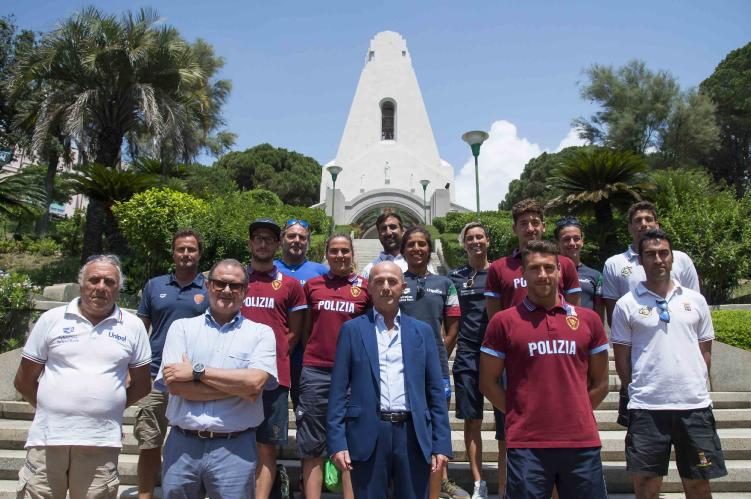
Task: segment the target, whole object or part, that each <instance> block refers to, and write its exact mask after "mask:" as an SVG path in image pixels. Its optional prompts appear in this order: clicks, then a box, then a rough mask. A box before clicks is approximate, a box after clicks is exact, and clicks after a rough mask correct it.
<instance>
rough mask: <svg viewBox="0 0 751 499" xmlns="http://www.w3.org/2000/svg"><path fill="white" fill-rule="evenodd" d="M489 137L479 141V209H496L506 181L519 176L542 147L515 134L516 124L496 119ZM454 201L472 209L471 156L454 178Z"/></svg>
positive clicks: (505, 187)
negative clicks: (480, 145) (480, 143)
mask: <svg viewBox="0 0 751 499" xmlns="http://www.w3.org/2000/svg"><path fill="white" fill-rule="evenodd" d="M489 133H490V137H489V138H488V140H486V141H485V142H484V143H483V144H482V148H481V149H480V157H479V170H480V209H482V210H495V209H497V208H498V203H499V202H500V201H501V200H502V199H503V198H504V197H505V196H506V192H508V185H509V183H510V182H511V181H512V180H514V179H516V178H519V175H520V174H521V173H522V171H523V170H524V165H525V164H527V162H528V161H529V160H530V159H532V158H535V157H537V156H539V155H540V154H542V152H543V149H542V148H541V147H540V146H539V145H537V144H533V143H531V142H529V141H528V140H527V139H525V138H523V137H519V136H518V135H517V130H516V125H514V124H513V123H511V122H509V121H506V120H499V121H496V122H494V123H493V124H492V125H491V126H490V132H489ZM454 181H455V185H456V190H455V195H456V202H457V203H459V204H460V205H462V206H464V207H466V208H469V209H471V210H474V209H475V206H476V202H475V162H474V158H473V157H472V156H470V157H469V158H468V159H467V161H466V162H465V163H464V165H463V166H462V167H461V169H460V170H459V174H458V175H456V178H455V179H454Z"/></svg>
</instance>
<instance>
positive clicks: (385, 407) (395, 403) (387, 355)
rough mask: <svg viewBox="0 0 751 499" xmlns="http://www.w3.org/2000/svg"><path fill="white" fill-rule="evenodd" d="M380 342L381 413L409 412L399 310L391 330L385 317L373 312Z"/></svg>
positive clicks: (375, 311)
mask: <svg viewBox="0 0 751 499" xmlns="http://www.w3.org/2000/svg"><path fill="white" fill-rule="evenodd" d="M373 314H374V316H375V323H376V340H377V342H378V368H379V371H380V374H381V379H380V385H381V411H386V412H397V411H409V402H408V401H407V396H406V394H405V392H404V357H403V355H402V338H401V327H400V324H401V320H402V316H401V312H399V311H398V310H397V312H396V317H394V319H393V320H394V322H393V326H392V327H391V329H389V327H388V326H387V325H386V321H385V320H384V317H383V315H382V314H381V313H380V312H378V311H377V310H373Z"/></svg>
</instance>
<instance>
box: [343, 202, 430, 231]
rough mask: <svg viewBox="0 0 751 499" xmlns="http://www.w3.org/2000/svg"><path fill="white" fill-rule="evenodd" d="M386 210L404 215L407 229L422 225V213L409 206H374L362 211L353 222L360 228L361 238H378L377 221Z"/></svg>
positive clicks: (403, 218)
mask: <svg viewBox="0 0 751 499" xmlns="http://www.w3.org/2000/svg"><path fill="white" fill-rule="evenodd" d="M384 212H388V213H398V214H399V216H401V217H402V222H404V228H405V229H408V228H410V227H412V226H413V225H422V219H421V217H420V215H419V214H417V213H415V212H414V211H412V210H411V209H409V208H406V207H402V206H394V205H393V204H392V203H389V204H387V205H383V206H374V207H372V208H370V209H368V210H365V211H364V212H362V213H360V214H359V216H357V217H356V219H355V220H354V221H353V223H352V224H353V225H355V226H356V227H357V228H358V229H359V233H360V239H378V230H377V229H376V226H375V221H376V219H377V218H378V216H379V215H380V214H381V213H384Z"/></svg>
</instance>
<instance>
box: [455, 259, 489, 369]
mask: <svg viewBox="0 0 751 499" xmlns="http://www.w3.org/2000/svg"><path fill="white" fill-rule="evenodd" d="M470 277H472V281H473V282H472V285H471V286H468V284H469V278H470ZM487 277H488V269H482V270H479V271H477V272H475V269H473V268H472V267H470V266H469V265H465V266H464V267H460V268H458V269H456V270H453V271H451V272H449V278H450V279H451V281H452V282H453V283H454V287H456V292H457V294H458V295H459V307H460V308H461V311H462V317H461V319H460V320H459V335H458V339H457V342H456V357H455V358H454V369H453V371H454V372H455V373H456V372H466V371H472V372H479V370H480V366H479V361H480V347H481V346H482V340H483V338H484V337H485V328H487V327H488V313H487V311H486V310H485V281H486V279H487Z"/></svg>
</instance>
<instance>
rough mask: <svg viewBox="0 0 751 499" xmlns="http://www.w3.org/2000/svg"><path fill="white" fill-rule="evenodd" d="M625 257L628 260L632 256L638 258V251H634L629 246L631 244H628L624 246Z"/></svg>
mask: <svg viewBox="0 0 751 499" xmlns="http://www.w3.org/2000/svg"><path fill="white" fill-rule="evenodd" d="M623 254H624V255H625V256H626V258H628V259H629V261H633V260H634V258H639V253H637V252H636V251H634V249H633V248H632V247H631V245H630V244H629V245H628V248H626V251H625V252H624V253H623Z"/></svg>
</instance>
